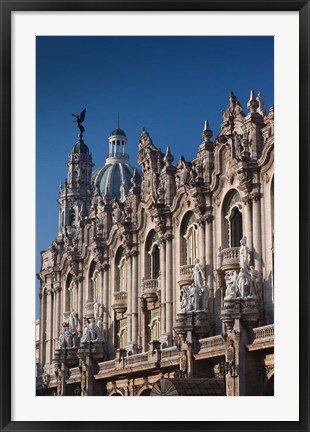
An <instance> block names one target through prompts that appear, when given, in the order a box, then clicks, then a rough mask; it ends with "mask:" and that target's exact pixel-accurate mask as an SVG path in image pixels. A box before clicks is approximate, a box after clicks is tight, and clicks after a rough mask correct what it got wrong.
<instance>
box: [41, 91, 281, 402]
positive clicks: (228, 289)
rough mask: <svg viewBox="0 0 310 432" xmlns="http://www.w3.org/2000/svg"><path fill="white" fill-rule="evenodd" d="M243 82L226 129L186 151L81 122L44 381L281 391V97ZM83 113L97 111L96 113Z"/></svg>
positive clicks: (49, 314) (47, 321) (52, 389)
mask: <svg viewBox="0 0 310 432" xmlns="http://www.w3.org/2000/svg"><path fill="white" fill-rule="evenodd" d="M247 108H248V112H244V110H243V108H242V106H241V104H240V102H239V101H238V100H237V98H236V96H235V95H234V93H233V92H231V93H230V95H229V104H228V107H227V109H225V110H223V111H222V115H223V121H222V123H221V126H220V132H219V134H218V136H217V137H216V138H215V139H214V141H213V140H212V137H213V132H212V130H211V129H210V126H209V123H208V121H206V122H205V124H204V128H203V131H202V138H203V139H202V143H201V144H200V145H198V146H197V155H196V157H195V159H194V160H191V161H187V160H185V158H184V157H183V156H181V157H180V159H179V160H178V161H177V162H176V163H175V164H174V157H173V155H172V152H171V150H170V148H169V147H168V148H167V149H166V151H165V153H163V152H162V151H161V149H160V148H159V147H157V146H156V145H155V144H154V143H153V141H152V139H151V137H150V135H149V133H148V132H147V131H146V130H145V129H144V128H143V129H142V133H141V136H140V140H139V144H138V163H139V165H140V167H141V171H140V170H138V169H136V168H133V167H132V166H131V164H130V161H129V157H128V155H127V154H126V145H127V137H126V134H125V132H124V131H122V130H121V129H120V128H119V127H118V128H117V129H115V130H114V131H113V132H112V133H111V136H110V137H109V154H108V157H107V159H106V162H105V164H104V165H103V166H102V167H101V168H99V169H97V170H96V171H94V172H93V171H92V168H93V162H92V156H91V153H90V151H89V148H88V146H87V145H86V144H85V142H84V139H83V132H84V128H83V126H82V125H81V123H82V121H83V120H84V117H85V110H84V112H83V113H84V114H83V113H81V116H80V117H79V116H76V118H77V124H78V127H79V129H80V134H79V137H78V141H77V143H76V144H75V145H74V146H73V148H72V151H71V153H70V155H69V159H68V164H67V167H68V177H67V179H66V180H65V181H64V183H63V184H62V185H61V187H60V192H59V198H58V203H59V228H58V234H57V237H56V239H55V241H54V242H53V243H52V244H51V245H50V247H49V248H48V249H47V250H46V251H44V252H41V270H40V273H39V274H38V278H39V279H40V335H39V343H38V346H39V359H38V360H37V363H38V373H37V394H39V395H51V394H53V395H59V396H65V395H76V396H79V395H82V396H87V395H98V396H99V395H108V396H110V395H111V396H131V395H134V396H147V395H224V394H226V395H233V396H234V395H236V396H237V395H272V394H273V376H274V325H273V322H274V320H273V312H274V304H273V298H274V295H273V294H274V283H273V273H274V271H273V232H274V222H273V220H274V217H273V200H274V192H273V185H274V163H273V162H274V111H273V107H271V108H270V110H269V111H268V112H266V111H265V108H264V101H263V99H262V97H261V95H260V93H259V94H258V96H257V97H256V95H255V94H254V91H253V90H252V91H251V93H250V99H249V101H248V103H247ZM82 114H83V115H82Z"/></svg>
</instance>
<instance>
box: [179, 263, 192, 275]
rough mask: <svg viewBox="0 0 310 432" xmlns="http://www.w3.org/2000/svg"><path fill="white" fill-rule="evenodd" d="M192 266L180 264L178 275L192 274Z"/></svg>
mask: <svg viewBox="0 0 310 432" xmlns="http://www.w3.org/2000/svg"><path fill="white" fill-rule="evenodd" d="M193 268H194V266H193V265H192V264H188V265H182V266H181V267H180V276H192V274H193Z"/></svg>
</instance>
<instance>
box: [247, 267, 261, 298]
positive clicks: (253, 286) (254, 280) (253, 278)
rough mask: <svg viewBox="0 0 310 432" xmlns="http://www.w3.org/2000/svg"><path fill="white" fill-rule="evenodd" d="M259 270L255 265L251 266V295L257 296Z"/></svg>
mask: <svg viewBox="0 0 310 432" xmlns="http://www.w3.org/2000/svg"><path fill="white" fill-rule="evenodd" d="M258 276H259V274H258V271H257V270H255V268H254V267H253V266H250V289H249V297H256V296H257V282H258Z"/></svg>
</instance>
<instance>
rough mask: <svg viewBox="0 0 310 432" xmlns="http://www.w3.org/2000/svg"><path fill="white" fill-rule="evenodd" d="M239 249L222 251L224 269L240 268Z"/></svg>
mask: <svg viewBox="0 0 310 432" xmlns="http://www.w3.org/2000/svg"><path fill="white" fill-rule="evenodd" d="M239 249H240V248H239V247H233V248H227V249H222V251H221V257H222V267H229V266H233V267H237V266H239Z"/></svg>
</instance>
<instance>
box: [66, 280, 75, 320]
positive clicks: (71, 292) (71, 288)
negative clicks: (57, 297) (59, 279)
mask: <svg viewBox="0 0 310 432" xmlns="http://www.w3.org/2000/svg"><path fill="white" fill-rule="evenodd" d="M75 306H76V285H75V282H74V279H73V276H72V274H71V273H69V274H68V276H67V280H66V293H65V311H66V312H69V311H70V310H71V309H74V310H75Z"/></svg>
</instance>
